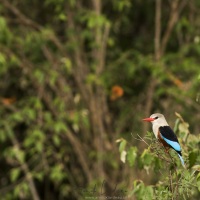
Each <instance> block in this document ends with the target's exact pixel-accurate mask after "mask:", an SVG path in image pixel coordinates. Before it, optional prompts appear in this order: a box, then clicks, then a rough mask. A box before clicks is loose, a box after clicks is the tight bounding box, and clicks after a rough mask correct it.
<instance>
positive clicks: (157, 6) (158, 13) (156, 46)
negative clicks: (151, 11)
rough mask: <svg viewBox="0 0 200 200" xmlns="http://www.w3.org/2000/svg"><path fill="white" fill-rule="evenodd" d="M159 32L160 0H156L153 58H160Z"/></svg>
mask: <svg viewBox="0 0 200 200" xmlns="http://www.w3.org/2000/svg"><path fill="white" fill-rule="evenodd" d="M160 33H161V0H156V15H155V38H154V41H155V44H154V46H155V60H156V61H158V60H159V59H160V55H161V52H160Z"/></svg>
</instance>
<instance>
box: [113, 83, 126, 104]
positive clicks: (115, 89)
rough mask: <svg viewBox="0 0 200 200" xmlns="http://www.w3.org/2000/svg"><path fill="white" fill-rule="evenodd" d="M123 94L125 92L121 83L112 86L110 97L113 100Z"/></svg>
mask: <svg viewBox="0 0 200 200" xmlns="http://www.w3.org/2000/svg"><path fill="white" fill-rule="evenodd" d="M123 94H124V90H123V88H122V87H120V86H119V85H115V86H113V87H112V91H111V96H110V99H111V100H112V101H115V100H116V99H118V98H120V97H121V96H123Z"/></svg>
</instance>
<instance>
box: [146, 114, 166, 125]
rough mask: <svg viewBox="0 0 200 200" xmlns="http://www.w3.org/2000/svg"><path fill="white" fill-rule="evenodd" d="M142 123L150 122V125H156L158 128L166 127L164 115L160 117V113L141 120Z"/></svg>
mask: <svg viewBox="0 0 200 200" xmlns="http://www.w3.org/2000/svg"><path fill="white" fill-rule="evenodd" d="M143 121H146V122H151V123H152V124H158V125H160V126H167V125H168V124H167V122H166V119H165V117H164V115H162V114H160V113H155V114H152V115H151V116H150V117H149V118H145V119H143Z"/></svg>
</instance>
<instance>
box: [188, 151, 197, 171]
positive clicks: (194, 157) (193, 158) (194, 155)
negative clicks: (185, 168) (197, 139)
mask: <svg viewBox="0 0 200 200" xmlns="http://www.w3.org/2000/svg"><path fill="white" fill-rule="evenodd" d="M197 157H198V152H195V151H192V152H190V153H189V168H191V167H192V166H193V165H194V164H195V162H196V160H197Z"/></svg>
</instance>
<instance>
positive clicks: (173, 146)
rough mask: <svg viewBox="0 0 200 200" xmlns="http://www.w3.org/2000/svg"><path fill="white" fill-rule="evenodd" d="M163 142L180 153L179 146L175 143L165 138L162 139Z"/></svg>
mask: <svg viewBox="0 0 200 200" xmlns="http://www.w3.org/2000/svg"><path fill="white" fill-rule="evenodd" d="M161 136H162V135H161ZM162 138H163V140H165V142H167V144H169V145H170V146H171V147H172V148H173V149H174V150H175V151H181V146H180V144H179V143H178V142H175V141H171V140H168V139H167V138H165V137H163V136H162Z"/></svg>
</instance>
